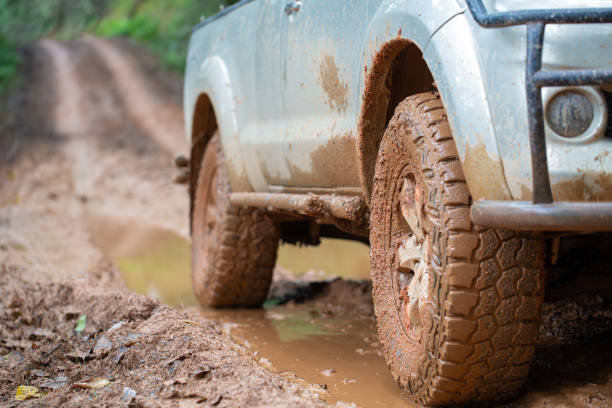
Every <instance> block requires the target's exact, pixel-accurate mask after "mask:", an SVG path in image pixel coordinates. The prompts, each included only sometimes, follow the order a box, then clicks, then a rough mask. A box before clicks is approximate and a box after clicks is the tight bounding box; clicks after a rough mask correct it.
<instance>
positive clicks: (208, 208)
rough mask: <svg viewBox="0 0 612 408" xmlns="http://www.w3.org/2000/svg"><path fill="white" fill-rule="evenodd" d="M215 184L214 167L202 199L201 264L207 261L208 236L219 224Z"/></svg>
mask: <svg viewBox="0 0 612 408" xmlns="http://www.w3.org/2000/svg"><path fill="white" fill-rule="evenodd" d="M218 190H219V189H218V186H217V169H216V168H215V169H214V170H213V171H212V172H211V173H210V175H209V178H208V180H207V186H206V197H205V199H204V217H203V218H204V219H203V220H202V221H203V227H204V234H203V235H204V237H203V238H204V239H203V242H202V243H201V248H200V249H201V256H202V261H203V262H202V264H203V265H205V264H206V263H208V261H209V252H210V249H211V246H210V245H208V244H209V240H210V237H211V236H213V234H214V231H215V228H216V227H217V225H218V224H219V217H220V214H219V191H218Z"/></svg>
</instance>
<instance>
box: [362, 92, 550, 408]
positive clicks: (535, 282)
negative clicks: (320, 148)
mask: <svg viewBox="0 0 612 408" xmlns="http://www.w3.org/2000/svg"><path fill="white" fill-rule="evenodd" d="M482 171H487V170H486V169H482ZM471 203H472V199H471V197H470V193H469V190H468V187H467V184H466V182H465V178H464V175H463V171H462V168H461V163H460V162H459V160H458V156H457V152H456V148H455V143H454V140H453V138H452V134H451V131H450V128H449V125H448V122H447V119H446V113H445V110H444V107H443V105H442V101H441V100H440V97H439V96H438V95H437V94H436V93H434V92H427V93H422V94H418V95H414V96H411V97H408V98H407V99H405V100H404V101H403V102H402V103H400V104H399V106H398V107H397V109H396V111H395V114H394V115H393V118H392V119H391V121H390V123H389V126H388V128H387V130H386V132H385V135H384V137H383V140H382V143H381V146H380V151H379V156H378V159H377V163H376V170H375V176H374V185H373V195H372V208H371V209H372V215H371V230H370V242H371V263H372V281H373V291H374V306H375V310H376V317H377V322H378V332H379V337H380V339H381V342H382V343H383V346H384V354H385V358H386V361H387V364H388V365H389V367H390V370H391V373H392V374H393V376H394V378H395V379H396V381H397V383H398V384H399V386H400V387H401V389H402V391H403V392H404V394H405V395H406V396H407V397H408V398H410V399H412V400H414V401H416V402H418V403H421V404H426V405H446V404H457V403H469V402H476V401H481V402H484V401H494V400H503V399H507V398H510V397H511V396H512V395H513V394H514V393H515V392H516V391H517V389H518V388H519V387H520V386H521V384H522V383H523V381H524V380H525V378H526V376H527V374H528V371H529V365H530V363H531V360H532V358H533V353H534V344H535V341H536V337H537V334H538V326H539V320H540V311H541V304H542V299H543V290H544V269H543V266H544V245H543V242H542V241H539V240H536V239H534V238H532V237H530V236H523V235H520V234H518V233H516V232H513V231H504V230H494V229H489V228H479V227H478V226H476V225H474V224H472V222H471V220H470V205H471Z"/></svg>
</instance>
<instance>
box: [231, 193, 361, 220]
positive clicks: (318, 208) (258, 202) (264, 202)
mask: <svg viewBox="0 0 612 408" xmlns="http://www.w3.org/2000/svg"><path fill="white" fill-rule="evenodd" d="M230 202H231V203H232V204H234V205H238V206H243V207H260V208H268V209H270V210H286V211H292V212H296V213H299V214H303V215H307V216H311V217H317V218H319V217H325V216H331V217H335V218H341V219H344V220H351V221H362V220H363V218H364V217H365V214H366V209H367V206H366V204H365V201H364V200H363V199H362V198H361V197H357V196H340V195H335V194H321V195H316V194H284V193H232V194H231V195H230Z"/></svg>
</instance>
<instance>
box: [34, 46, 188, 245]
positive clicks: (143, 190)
mask: <svg viewBox="0 0 612 408" xmlns="http://www.w3.org/2000/svg"><path fill="white" fill-rule="evenodd" d="M91 43H92V40H87V41H77V42H72V43H68V44H60V43H58V42H55V41H52V40H44V41H43V42H42V46H43V47H44V49H45V50H46V51H47V52H48V53H49V54H50V56H51V61H52V65H53V67H54V83H55V86H56V87H57V89H58V91H57V94H58V96H59V97H58V102H57V105H56V107H55V110H54V117H55V127H56V130H57V132H58V133H60V134H62V135H63V136H64V137H65V140H66V142H65V144H64V146H63V151H64V154H65V156H66V159H67V160H66V161H67V163H68V165H69V166H70V168H71V173H72V185H73V188H74V192H75V194H77V195H78V196H80V197H82V198H83V200H85V201H86V203H87V206H86V214H84V216H92V215H93V216H102V217H113V218H120V219H121V220H122V221H121V222H131V221H134V220H139V221H142V222H145V223H147V224H151V225H155V226H157V227H161V228H164V229H168V230H171V231H174V232H176V233H178V234H180V235H182V236H184V237H187V236H188V227H187V220H188V217H187V205H188V204H187V203H188V197H187V194H186V192H185V191H184V189H183V188H181V187H179V186H176V185H174V184H173V183H172V180H171V177H172V173H173V169H172V166H171V155H170V153H169V152H168V151H167V148H166V147H164V146H160V145H159V143H158V142H157V139H155V137H154V136H151V134H150V133H149V132H148V130H147V129H145V128H142V127H141V126H140V125H141V123H140V122H139V121H138V120H134V117H133V115H132V112H131V111H130V109H129V108H128V106H129V105H128V104H129V103H137V104H138V103H139V104H140V105H147V104H149V105H152V104H154V103H155V102H142V101H135V100H129V98H126V95H125V92H123V91H122V90H121V87H120V85H119V84H118V81H117V76H116V75H115V74H116V73H115V74H114V73H113V72H112V71H111V69H110V68H109V67H108V65H107V64H106V60H105V58H104V56H102V55H101V54H100V53H99V52H98V50H97V48H94V47H93V46H92V45H91ZM109 47H112V46H109ZM134 75H136V74H135V73H134ZM141 82H142V81H141ZM140 96H141V97H145V96H146V97H149V96H148V95H142V94H140ZM132 99H133V97H132ZM181 135H182V134H181Z"/></svg>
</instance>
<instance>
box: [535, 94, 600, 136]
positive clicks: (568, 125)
mask: <svg viewBox="0 0 612 408" xmlns="http://www.w3.org/2000/svg"><path fill="white" fill-rule="evenodd" d="M542 96H543V98H544V109H545V111H544V112H545V119H546V126H547V128H548V130H549V131H550V132H552V134H553V135H555V136H556V137H557V138H558V140H565V141H566V142H578V143H583V142H586V141H589V140H593V139H595V138H598V137H601V136H603V134H604V133H605V129H606V125H607V121H608V120H607V119H608V109H607V108H608V107H607V104H606V101H605V98H604V97H603V95H602V93H601V91H600V90H599V89H597V88H595V87H589V86H581V87H571V88H569V87H565V88H563V87H555V88H544V89H543V92H542Z"/></svg>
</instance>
